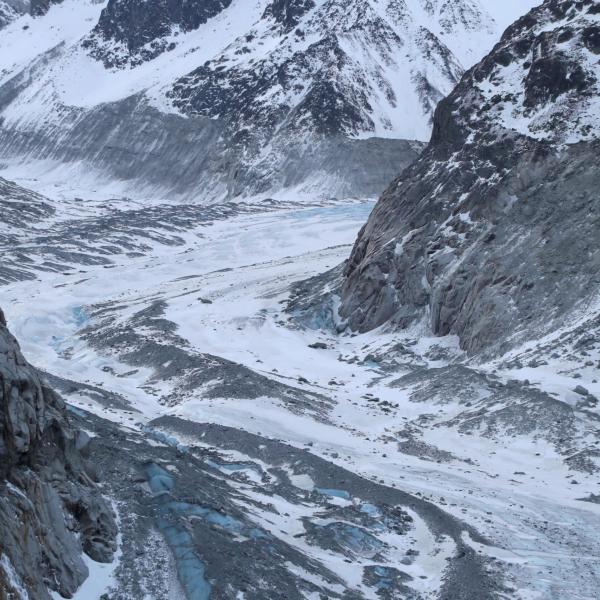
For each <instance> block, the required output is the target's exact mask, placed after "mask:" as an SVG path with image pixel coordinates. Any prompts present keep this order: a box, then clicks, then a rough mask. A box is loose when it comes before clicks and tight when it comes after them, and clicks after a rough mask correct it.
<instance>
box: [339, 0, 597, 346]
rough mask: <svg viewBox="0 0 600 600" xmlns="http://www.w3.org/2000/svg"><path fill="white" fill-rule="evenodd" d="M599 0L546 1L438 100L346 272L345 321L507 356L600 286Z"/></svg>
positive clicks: (559, 320)
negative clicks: (421, 140)
mask: <svg viewBox="0 0 600 600" xmlns="http://www.w3.org/2000/svg"><path fill="white" fill-rule="evenodd" d="M599 78H600V4H599V3H598V2H596V1H594V0H581V1H573V0H546V1H545V2H544V3H543V4H542V5H541V6H540V7H538V8H535V9H534V10H532V11H531V12H530V13H529V14H527V15H526V16H524V17H522V18H521V19H519V20H518V21H517V22H516V23H515V24H513V25H512V26H511V27H510V28H509V29H508V30H507V31H506V32H505V34H504V36H503V37H502V39H501V41H500V42H499V43H498V44H497V45H496V46H495V48H494V49H493V51H492V52H491V53H490V54H489V55H488V56H487V57H485V58H484V59H483V60H482V61H481V62H480V63H479V64H477V65H476V66H475V67H473V68H472V69H471V70H470V71H468V72H467V73H466V74H465V76H464V77H463V78H462V80H461V81H460V83H459V84H458V86H457V87H456V89H455V90H454V91H453V92H452V93H451V94H450V95H449V96H448V97H447V98H446V99H445V100H443V101H442V102H441V103H440V105H439V106H438V108H437V110H436V113H435V119H434V126H433V135H432V138H431V143H430V144H429V146H428V148H427V149H426V150H425V152H424V153H423V154H422V156H421V157H420V158H419V159H418V160H417V161H416V162H415V163H414V164H413V165H411V166H410V167H409V168H408V169H406V170H405V171H404V172H403V173H402V175H401V176H400V177H399V178H398V179H396V180H395V181H394V182H393V183H392V184H391V185H390V187H389V188H388V189H387V191H386V192H385V193H384V194H383V196H382V197H381V199H380V200H379V202H378V204H377V206H376V208H375V210H374V211H373V213H372V215H371V217H370V219H369V221H368V223H367V224H366V226H365V227H364V228H363V229H362V231H361V233H360V234H359V237H358V240H357V241H356V244H355V246H354V250H353V252H352V255H351V257H350V260H349V261H348V264H347V266H346V269H345V273H344V282H343V289H342V305H341V310H340V312H341V315H342V316H343V317H344V318H346V319H347V322H348V324H349V326H350V327H351V328H353V329H357V330H361V331H366V330H369V329H373V328H375V327H378V326H380V325H382V324H384V323H391V324H393V325H394V326H398V327H405V326H408V325H410V324H414V323H415V322H418V321H421V320H423V319H425V320H427V322H428V323H429V325H430V326H431V328H432V329H433V332H434V333H435V334H438V335H446V334H456V335H458V336H459V337H460V341H461V345H462V347H463V348H465V349H466V350H468V351H470V352H478V351H481V350H491V349H496V350H506V349H507V348H509V347H510V346H511V344H512V343H514V342H516V341H522V340H523V339H527V338H533V337H537V336H539V335H541V334H543V333H545V332H547V331H549V330H552V329H554V328H556V327H557V326H558V324H560V323H562V322H563V321H565V320H566V319H568V318H569V317H573V316H574V314H575V313H576V312H577V311H584V310H585V308H586V307H587V306H588V304H589V303H591V302H592V301H594V300H595V299H596V298H597V296H598V292H599V289H600V245H599V244H598V242H599V240H600V201H599V197H598V189H600V164H599V161H598V157H599V156H600V142H599V139H598V138H599V134H600V85H599Z"/></svg>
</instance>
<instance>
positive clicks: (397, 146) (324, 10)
mask: <svg viewBox="0 0 600 600" xmlns="http://www.w3.org/2000/svg"><path fill="white" fill-rule="evenodd" d="M528 1H531V0H528ZM42 12H44V11H42ZM27 19H29V20H27ZM25 20H27V22H25ZM24 25H26V26H27V27H28V29H25V30H23V29H22V27H23V26H24ZM4 31H5V35H3V39H2V40H0V56H2V58H0V149H1V150H0V155H1V157H2V159H3V160H6V161H8V162H14V161H20V160H23V159H24V158H25V159H26V160H28V161H30V160H31V159H36V160H41V161H44V163H45V164H46V167H47V166H48V164H50V165H53V167H54V168H55V169H58V170H60V169H62V170H63V171H69V172H71V169H75V168H77V165H81V164H84V165H89V166H90V169H84V171H85V172H86V174H90V173H95V174H96V175H98V176H99V177H101V178H102V179H104V178H105V177H106V175H107V174H108V175H109V176H110V177H112V178H116V179H118V180H120V181H121V182H123V183H122V187H123V193H124V194H129V193H132V192H133V191H134V190H137V192H138V193H139V191H140V190H144V192H143V193H144V194H145V195H146V196H148V195H154V196H157V195H159V196H164V195H165V194H172V193H175V194H178V195H179V194H183V195H185V196H187V197H188V198H189V197H194V198H198V197H201V198H203V199H205V200H217V199H223V198H231V197H234V196H239V195H246V196H247V195H254V194H261V195H262V194H265V195H266V194H273V195H275V194H277V193H282V192H285V191H286V190H290V189H293V190H294V191H296V192H305V193H307V194H310V195H311V196H312V197H314V195H319V196H328V197H332V196H338V197H339V196H345V197H348V196H373V195H378V194H379V193H381V190H382V189H384V187H385V185H386V184H387V183H388V182H389V180H390V179H391V178H392V177H393V176H394V175H395V174H396V173H398V172H399V170H401V169H402V168H404V167H405V166H406V165H408V164H409V163H410V162H412V160H414V158H416V156H417V155H418V153H419V151H420V150H421V148H422V146H421V143H420V142H424V141H425V140H426V139H427V138H428V137H429V135H430V131H431V119H432V114H433V110H434V109H435V106H436V105H437V103H438V102H439V101H440V100H441V98H443V97H444V96H445V95H446V94H447V93H449V92H450V91H451V89H452V88H453V86H454V85H455V83H456V82H457V80H458V79H459V77H460V76H461V74H462V72H463V70H464V67H465V66H467V65H470V64H472V62H473V61H474V60H475V57H476V56H481V54H483V53H484V51H485V50H487V49H488V48H489V47H490V46H491V40H492V39H494V38H495V36H496V35H497V33H498V31H497V26H496V24H495V21H494V20H493V18H492V17H491V16H490V15H489V14H488V12H487V11H486V10H485V9H484V8H483V6H482V5H481V4H480V3H479V2H478V1H476V0H460V2H456V1H454V2H442V1H437V2H432V1H431V0H427V1H425V0H385V1H383V0H381V1H376V0H352V2H345V1H344V2H342V1H340V0H320V1H319V2H316V1H314V0H257V1H256V2H253V3H245V2H240V1H239V0H234V1H231V0H211V2H201V3H200V2H196V3H185V2H181V0H169V1H168V2H163V1H158V0H148V1H146V2H140V1H138V0H110V1H109V2H108V3H107V4H106V5H102V4H95V3H93V2H91V0H84V1H83V2H74V0H65V2H63V3H61V4H60V6H56V7H54V8H53V10H52V11H51V12H49V13H48V14H47V15H45V16H40V17H38V18H36V19H30V18H29V17H23V19H19V20H18V22H14V23H13V24H12V25H11V26H8V27H6V28H5V30H4ZM24 46H25V49H24ZM407 140H409V141H407ZM415 140H417V142H415ZM64 163H67V164H68V165H69V167H68V168H65V166H64ZM63 177H66V175H63Z"/></svg>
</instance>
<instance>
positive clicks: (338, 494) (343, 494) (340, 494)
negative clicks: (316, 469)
mask: <svg viewBox="0 0 600 600" xmlns="http://www.w3.org/2000/svg"><path fill="white" fill-rule="evenodd" d="M315 491H317V492H319V494H323V495H324V496H332V497H334V498H342V499H343V500H350V493H349V492H347V491H346V490H335V489H329V488H319V487H318V488H315Z"/></svg>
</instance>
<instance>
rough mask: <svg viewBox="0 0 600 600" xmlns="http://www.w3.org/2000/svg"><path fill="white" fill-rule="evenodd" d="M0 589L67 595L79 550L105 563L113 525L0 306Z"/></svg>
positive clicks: (83, 574)
mask: <svg viewBox="0 0 600 600" xmlns="http://www.w3.org/2000/svg"><path fill="white" fill-rule="evenodd" d="M0 382H1V386H0V535H1V538H2V545H1V552H0V595H1V596H2V597H3V598H35V599H36V600H38V599H39V600H46V599H49V598H50V595H49V592H48V590H53V591H56V592H59V593H60V594H61V595H62V596H63V597H71V595H72V594H73V593H74V592H75V590H76V589H77V588H78V587H79V586H80V585H81V583H82V582H83V581H84V580H85V579H86V578H87V576H88V568H87V566H86V565H85V563H84V561H83V559H82V553H83V552H85V553H86V554H87V555H88V556H90V557H91V558H93V559H94V560H96V561H99V562H109V561H110V560H111V558H112V555H113V552H114V550H115V537H116V526H115V523H114V520H113V514H112V510H111V509H110V507H109V506H108V505H107V503H106V502H105V501H104V500H103V498H102V497H101V495H100V493H99V491H98V489H97V488H96V486H95V484H94V483H93V482H92V480H91V478H90V476H89V475H88V472H87V471H86V468H88V467H86V465H85V461H84V458H83V456H82V452H84V453H85V447H86V445H87V442H89V438H88V436H87V435H86V434H85V433H83V432H81V431H75V430H74V429H73V428H72V426H71V425H70V423H69V420H68V419H67V416H66V410H65V405H64V403H63V402H62V400H61V399H60V398H59V397H58V396H57V395H56V394H55V393H54V392H53V391H52V390H51V389H50V388H48V386H47V384H46V383H45V382H43V381H42V380H41V379H40V377H39V375H38V373H37V372H36V371H35V369H33V367H31V366H30V365H29V364H28V363H27V361H26V360H25V359H24V358H23V356H22V354H21V352H20V350H19V346H18V344H17V342H16V340H15V339H14V338H13V337H12V336H11V335H10V333H9V332H8V330H7V328H6V322H5V320H4V315H3V313H2V311H0Z"/></svg>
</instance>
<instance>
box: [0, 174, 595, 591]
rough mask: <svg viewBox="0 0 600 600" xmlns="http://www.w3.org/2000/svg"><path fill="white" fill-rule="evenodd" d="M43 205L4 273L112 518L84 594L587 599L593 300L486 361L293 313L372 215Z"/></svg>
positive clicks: (24, 340) (449, 346) (361, 210)
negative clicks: (578, 313) (106, 548)
mask: <svg viewBox="0 0 600 600" xmlns="http://www.w3.org/2000/svg"><path fill="white" fill-rule="evenodd" d="M23 183H24V184H27V182H23ZM54 208H55V209H56V212H55V213H53V214H52V215H50V214H49V216H48V217H47V218H46V219H45V220H42V221H40V222H39V223H38V224H36V225H35V226H32V227H29V228H28V229H27V232H26V233H24V234H20V235H19V238H18V243H16V242H15V241H14V240H12V241H7V242H6V243H5V246H4V247H3V248H2V253H3V257H4V261H3V265H2V270H0V278H1V279H2V280H3V283H4V286H3V287H2V288H1V290H2V291H1V293H2V298H3V302H2V305H3V307H4V308H5V312H6V317H7V320H8V322H9V324H10V327H11V328H12V331H13V332H14V334H15V335H16V336H17V338H18V339H19V340H20V342H21V345H22V348H23V352H24V354H25V355H26V357H27V358H28V360H30V361H31V362H32V363H33V364H34V365H35V366H36V367H38V368H39V369H40V370H42V371H43V372H44V373H46V374H47V376H48V378H49V379H50V381H51V383H52V385H53V386H54V387H55V388H56V389H58V390H59V391H60V392H61V394H62V395H63V396H64V397H65V399H66V400H67V401H68V403H69V405H70V406H71V412H72V415H73V419H75V420H77V422H78V423H79V425H80V426H81V427H83V428H84V429H85V430H86V431H88V434H89V435H90V437H91V438H92V444H91V445H92V449H93V450H94V451H95V452H96V454H97V456H98V459H97V469H98V472H99V479H100V480H101V481H104V482H105V483H104V484H103V486H104V488H103V489H104V493H105V494H106V495H107V496H109V497H111V498H112V499H113V501H114V506H115V509H116V511H117V514H118V517H119V522H120V524H121V533H120V550H119V552H118V555H117V558H116V560H115V562H114V563H113V564H112V565H99V564H95V563H92V562H91V561H89V566H90V570H91V572H92V576H91V577H90V579H89V580H88V582H87V583H86V584H84V586H83V588H81V590H80V591H79V592H78V595H77V596H76V598H77V599H79V600H81V599H83V598H86V599H89V598H94V597H100V595H101V594H103V593H108V594H109V596H108V597H110V598H113V597H114V598H148V599H149V598H156V599H157V600H158V599H163V598H178V597H181V598H183V597H187V598H190V599H193V600H195V599H200V600H202V599H203V598H208V597H209V596H210V597H216V598H239V599H244V598H246V599H248V600H253V599H256V598H263V597H264V598H295V597H298V598H315V599H320V598H373V599H376V598H448V599H452V600H454V599H456V598H473V599H474V598H477V599H481V598H488V597H489V598H493V597H505V598H520V599H523V600H534V599H540V600H542V599H551V598H556V599H564V598H570V599H581V600H583V599H589V600H591V599H592V598H596V597H597V590H598V589H599V587H600V564H599V561H600V538H599V537H598V534H597V532H598V527H597V523H598V518H599V516H600V504H599V501H600V472H599V468H600V446H599V445H598V442H597V440H598V439H600V437H599V436H598V431H599V430H600V422H599V415H598V408H597V406H596V401H595V398H596V397H600V384H599V383H598V382H597V381H596V380H595V378H594V377H595V373H596V374H597V372H598V363H599V361H600V336H599V335H598V334H599V332H600V322H599V319H598V318H592V317H593V315H594V314H596V313H597V310H598V307H594V306H592V307H590V309H589V313H586V314H585V315H582V320H581V322H578V323H573V324H572V326H569V327H568V328H565V329H564V330H562V331H560V332H558V333H557V334H556V335H553V336H551V337H550V338H548V339H544V340H540V341H538V342H535V343H530V344H528V345H527V346H524V347H522V348H520V349H518V350H515V351H513V352H511V354H510V355H509V356H504V357H501V358H498V359H495V360H493V361H489V362H481V361H479V362H477V361H474V360H472V359H469V358H468V357H466V356H464V355H463V353H462V352H461V351H460V349H459V348H458V343H457V340H456V339H454V338H452V337H449V338H434V337H431V336H430V335H428V333H427V327H426V324H423V325H422V326H421V327H416V328H413V329H411V330H408V331H404V332H400V333H398V332H391V331H385V330H378V331H375V332H371V333H368V334H361V335H354V334H351V333H341V334H338V333H335V332H334V331H333V330H332V329H326V328H321V329H318V328H309V327H302V326H301V322H300V321H299V320H298V319H296V318H294V314H293V310H290V309H289V304H288V302H289V299H290V293H291V291H292V289H294V286H295V285H296V284H297V282H300V281H303V280H307V279H309V278H312V277H315V276H317V275H319V274H321V273H324V272H326V271H329V270H331V269H333V268H335V267H336V266H337V265H339V264H340V263H341V262H342V261H343V260H344V259H346V258H347V257H348V255H349V252H350V249H351V244H352V242H353V241H354V239H355V237H356V234H357V232H358V230H359V228H360V227H361V226H362V224H363V223H364V222H365V221H366V218H367V216H368V214H369V212H370V210H371V208H372V203H369V202H358V201H357V202H343V203H342V202H331V203H314V204H312V205H306V204H300V203H296V202H293V201H289V202H275V201H268V202H266V201H262V202H258V201H257V202H250V201H248V202H243V203H230V204H226V205H221V206H214V207H202V206H194V205H181V204H171V205H169V204H164V205H156V204H154V203H148V204H144V203H137V204H136V205H135V207H134V208H132V205H131V203H125V202H123V201H119V200H87V199H86V200H85V201H81V200H77V199H73V198H71V199H68V198H67V199H65V198H63V199H61V201H60V202H58V201H57V202H56V205H55V207H54ZM7 239H8V238H7ZM590 315H592V317H591V316H590ZM316 324H317V325H318V324H319V323H318V322H317V323H316ZM594 327H595V329H594ZM596 340H597V341H598V343H596ZM157 573H160V574H161V575H158V574H157ZM110 594H113V595H110ZM211 594H212V595H211ZM57 597H58V596H57Z"/></svg>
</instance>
